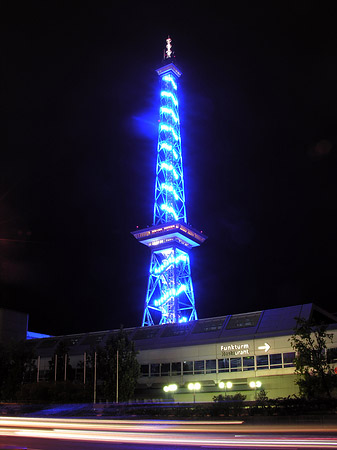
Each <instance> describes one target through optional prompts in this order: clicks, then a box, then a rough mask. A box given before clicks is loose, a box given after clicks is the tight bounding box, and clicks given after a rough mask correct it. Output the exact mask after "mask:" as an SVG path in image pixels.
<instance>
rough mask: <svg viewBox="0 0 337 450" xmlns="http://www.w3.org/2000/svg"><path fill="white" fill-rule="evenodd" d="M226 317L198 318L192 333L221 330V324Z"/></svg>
mask: <svg viewBox="0 0 337 450" xmlns="http://www.w3.org/2000/svg"><path fill="white" fill-rule="evenodd" d="M225 319H226V317H222V318H221V319H213V320H203V321H201V320H199V321H198V322H197V323H196V325H195V326H194V328H193V331H192V334H196V333H209V332H212V331H218V330H221V328H222V325H223V323H224V321H225Z"/></svg>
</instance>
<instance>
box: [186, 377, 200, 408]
mask: <svg viewBox="0 0 337 450" xmlns="http://www.w3.org/2000/svg"><path fill="white" fill-rule="evenodd" d="M187 387H188V389H189V390H190V391H193V403H195V391H200V389H201V384H200V383H198V382H197V383H188V386H187Z"/></svg>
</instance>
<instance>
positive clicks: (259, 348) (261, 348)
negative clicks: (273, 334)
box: [257, 342, 270, 353]
mask: <svg viewBox="0 0 337 450" xmlns="http://www.w3.org/2000/svg"><path fill="white" fill-rule="evenodd" d="M257 349H258V350H264V352H265V353H267V351H268V350H269V349H270V345H269V344H268V343H267V342H265V343H264V345H261V346H260V347H257Z"/></svg>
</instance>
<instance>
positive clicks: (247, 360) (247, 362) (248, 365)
mask: <svg viewBox="0 0 337 450" xmlns="http://www.w3.org/2000/svg"><path fill="white" fill-rule="evenodd" d="M254 369H255V361H254V356H244V357H243V370H254Z"/></svg>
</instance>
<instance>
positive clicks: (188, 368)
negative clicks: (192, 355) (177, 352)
mask: <svg viewBox="0 0 337 450" xmlns="http://www.w3.org/2000/svg"><path fill="white" fill-rule="evenodd" d="M183 373H184V375H186V374H188V373H189V374H191V373H193V361H184V362H183Z"/></svg>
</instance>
